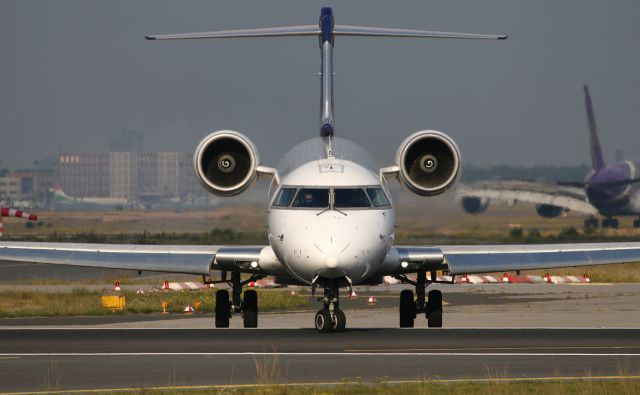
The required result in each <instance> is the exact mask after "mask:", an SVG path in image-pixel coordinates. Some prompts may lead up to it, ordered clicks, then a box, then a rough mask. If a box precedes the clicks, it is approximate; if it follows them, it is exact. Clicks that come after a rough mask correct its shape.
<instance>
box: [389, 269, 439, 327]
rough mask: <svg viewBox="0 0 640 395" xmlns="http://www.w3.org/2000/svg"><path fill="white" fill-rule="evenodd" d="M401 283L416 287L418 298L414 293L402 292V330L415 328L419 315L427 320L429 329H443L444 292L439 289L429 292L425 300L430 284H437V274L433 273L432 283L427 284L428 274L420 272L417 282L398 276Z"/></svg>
mask: <svg viewBox="0 0 640 395" xmlns="http://www.w3.org/2000/svg"><path fill="white" fill-rule="evenodd" d="M396 278H398V279H399V280H400V281H402V282H404V283H408V284H411V285H413V286H415V289H416V296H415V298H414V296H413V291H411V290H410V289H405V290H403V291H402V292H400V328H413V326H414V322H415V319H416V317H417V316H418V314H423V313H424V315H425V317H426V318H427V322H428V326H429V328H441V327H442V292H440V291H439V290H437V289H432V290H431V291H429V294H428V298H426V299H425V290H426V288H427V286H428V285H429V284H431V283H432V282H435V279H436V273H435V272H431V281H428V282H427V273H426V272H418V273H417V276H416V281H411V280H409V279H408V278H407V277H406V276H404V275H400V276H397V277H396Z"/></svg>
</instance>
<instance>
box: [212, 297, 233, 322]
mask: <svg viewBox="0 0 640 395" xmlns="http://www.w3.org/2000/svg"><path fill="white" fill-rule="evenodd" d="M215 313H216V328H228V327H229V315H230V313H231V304H230V303H229V291H227V290H226V289H219V290H218V291H216V310H215Z"/></svg>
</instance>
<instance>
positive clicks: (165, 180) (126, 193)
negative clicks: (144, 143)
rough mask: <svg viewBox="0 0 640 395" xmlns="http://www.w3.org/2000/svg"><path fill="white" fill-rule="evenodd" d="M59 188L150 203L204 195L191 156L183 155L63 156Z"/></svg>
mask: <svg viewBox="0 0 640 395" xmlns="http://www.w3.org/2000/svg"><path fill="white" fill-rule="evenodd" d="M58 185H59V186H60V187H61V188H62V190H63V191H64V192H65V193H66V194H67V195H68V196H72V197H77V198H82V197H111V198H124V199H127V200H130V201H135V200H143V201H148V202H155V201H161V200H163V199H167V198H180V199H188V198H193V197H195V196H202V195H204V193H205V192H204V189H202V187H200V185H199V184H198V182H197V181H196V180H195V177H194V175H193V169H192V162H191V155H190V154H186V153H180V152H158V153H136V152H109V153H101V154H78V153H65V154H61V155H60V157H59V161H58Z"/></svg>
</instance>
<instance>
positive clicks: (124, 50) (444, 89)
mask: <svg viewBox="0 0 640 395" xmlns="http://www.w3.org/2000/svg"><path fill="white" fill-rule="evenodd" d="M326 5H332V4H331V3H329V2H326V1H325V2H316V1H299V0H292V1H269V2H266V1H265V2H262V1H261V2H245V1H237V0H236V1H156V0H154V1H128V0H127V1H112V0H111V1H102V2H96V1H87V0H82V1H80V0H78V1H63V0H58V1H23V0H15V1H9V0H1V1H0V136H1V137H2V141H1V142H0V160H1V161H2V164H1V167H4V166H8V167H13V168H15V167H29V166H31V165H32V163H33V161H34V160H37V159H40V158H42V157H45V156H49V155H55V154H56V153H58V152H59V151H61V150H62V151H72V150H78V151H87V152H94V151H105V150H106V147H107V143H108V141H109V140H110V138H111V137H112V135H113V134H114V133H115V132H117V131H118V130H119V129H122V128H127V129H133V130H137V131H140V132H142V133H144V134H145V148H146V150H148V151H161V150H169V151H173V150H178V151H185V152H191V151H192V150H193V149H194V147H195V146H196V144H197V143H198V141H199V140H200V139H201V138H202V137H204V136H205V135H206V134H207V133H209V132H212V131H215V130H218V129H235V130H238V131H241V132H243V133H245V134H246V135H248V136H249V137H250V138H251V139H253V140H254V142H255V143H256V145H257V146H258V149H259V151H260V155H261V157H262V159H263V163H264V164H266V165H273V164H275V163H276V162H277V160H278V158H279V157H280V156H281V155H282V154H283V153H284V152H285V151H286V150H287V149H288V148H290V147H291V146H292V145H294V144H295V143H297V142H299V141H301V140H303V139H306V138H309V137H313V136H316V135H317V134H318V118H319V88H320V81H319V78H318V76H317V72H318V71H319V68H320V57H319V49H318V43H317V40H316V39H313V38H310V37H301V38H279V39H242V40H193V41H174V42H152V41H146V40H144V34H146V33H178V32H196V31H208V30H221V29H232V28H250V27H271V26H281V25H299V24H315V23H317V21H318V16H319V11H320V7H322V6H326ZM332 6H333V7H334V13H335V17H336V23H339V24H360V25H371V26H385V27H401V28H419V29H431V30H451V31H463V32H475V33H499V34H508V35H509V36H510V38H509V40H507V41H462V40H427V39H376V38H343V37H338V38H337V39H336V48H335V66H334V67H335V72H336V77H335V84H336V87H335V101H336V103H335V104H336V111H335V113H336V133H337V134H338V135H340V136H341V137H344V138H348V139H351V140H353V141H355V142H357V143H359V144H361V145H362V146H363V147H364V148H366V149H367V150H369V151H371V152H372V153H373V155H374V156H375V157H376V159H378V160H379V161H380V162H381V163H386V162H391V160H392V158H393V155H394V153H395V150H396V148H397V145H398V144H399V143H400V141H402V140H403V139H404V138H405V137H406V135H408V134H409V133H411V132H413V131H415V130H420V129H439V130H442V131H445V132H446V133H449V134H450V135H451V136H452V137H453V138H454V139H455V140H456V141H457V142H458V144H459V145H460V147H461V149H462V153H463V159H464V160H466V161H469V162H472V163H474V164H478V165H491V164H500V163H508V164H517V165H532V164H579V163H587V162H589V158H588V147H587V131H586V121H585V115H584V107H583V98H582V85H583V84H584V83H588V84H589V85H590V86H591V89H592V95H593V100H594V104H595V110H596V117H597V121H598V124H599V129H600V139H601V141H602V142H603V143H604V144H603V145H604V152H605V156H606V158H607V159H611V158H613V152H614V150H615V149H616V148H621V149H622V150H623V151H624V155H625V157H627V158H631V157H639V156H640V144H639V143H640V133H639V130H638V127H637V126H638V125H640V72H639V71H640V51H639V50H640V44H638V43H639V42H640V23H638V20H639V18H640V2H638V1H636V0H611V1H602V0H597V1H586V0H573V1H570V0H563V1H557V0H548V1H542V0H528V1H516V0H503V1H486V0H483V1H478V0H468V1H461V0H447V1H424V0H419V1H405V2H390V1H371V0H366V1H353V0H351V1H342V2H336V4H333V5H332Z"/></svg>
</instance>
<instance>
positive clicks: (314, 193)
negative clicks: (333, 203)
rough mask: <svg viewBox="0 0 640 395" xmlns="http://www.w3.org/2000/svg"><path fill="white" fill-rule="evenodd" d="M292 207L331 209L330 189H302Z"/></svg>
mask: <svg viewBox="0 0 640 395" xmlns="http://www.w3.org/2000/svg"><path fill="white" fill-rule="evenodd" d="M292 207H304V208H327V207H329V188H301V189H300V190H298V194H297V195H296V198H295V199H294V200H293V205H292Z"/></svg>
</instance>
